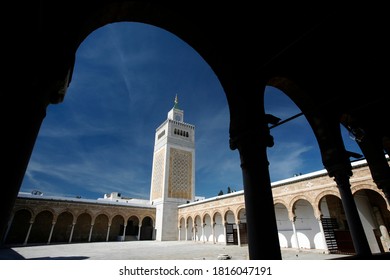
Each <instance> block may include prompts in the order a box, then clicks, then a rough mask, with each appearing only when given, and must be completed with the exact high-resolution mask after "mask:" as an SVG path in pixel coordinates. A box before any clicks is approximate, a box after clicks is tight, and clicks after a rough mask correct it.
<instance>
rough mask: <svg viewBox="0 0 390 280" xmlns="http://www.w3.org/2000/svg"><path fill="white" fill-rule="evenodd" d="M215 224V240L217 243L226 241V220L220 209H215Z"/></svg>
mask: <svg viewBox="0 0 390 280" xmlns="http://www.w3.org/2000/svg"><path fill="white" fill-rule="evenodd" d="M212 217H213V224H214V235H215V239H214V240H215V242H217V243H225V242H226V237H225V230H224V228H225V225H224V223H225V221H224V218H223V215H222V214H221V213H220V211H218V210H216V211H213V216H212Z"/></svg>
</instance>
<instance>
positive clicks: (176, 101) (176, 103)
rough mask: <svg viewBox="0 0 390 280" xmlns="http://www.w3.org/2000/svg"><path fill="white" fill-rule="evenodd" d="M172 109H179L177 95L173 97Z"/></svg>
mask: <svg viewBox="0 0 390 280" xmlns="http://www.w3.org/2000/svg"><path fill="white" fill-rule="evenodd" d="M173 108H175V109H179V100H178V98H177V93H176V96H175V105H174V106H173Z"/></svg>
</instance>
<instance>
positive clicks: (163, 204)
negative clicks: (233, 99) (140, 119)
mask: <svg viewBox="0 0 390 280" xmlns="http://www.w3.org/2000/svg"><path fill="white" fill-rule="evenodd" d="M154 143H155V144H154V153H153V165H152V179H151V191H150V201H151V202H152V203H153V205H155V207H156V224H155V228H156V240H158V241H168V240H177V231H178V224H177V216H178V215H177V211H178V208H177V206H178V205H180V204H184V203H187V202H189V201H191V202H192V201H194V198H195V126H194V125H191V124H188V123H185V122H184V111H183V110H181V109H180V108H179V102H178V98H177V95H176V97H175V103H174V106H173V108H172V109H171V110H170V111H169V112H168V117H167V119H166V120H165V121H164V122H163V123H162V124H161V125H160V126H159V127H158V128H157V129H156V135H155V142H154Z"/></svg>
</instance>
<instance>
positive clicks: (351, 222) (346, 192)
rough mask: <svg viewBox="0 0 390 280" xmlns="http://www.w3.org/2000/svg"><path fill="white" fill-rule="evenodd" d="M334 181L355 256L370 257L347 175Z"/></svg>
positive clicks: (368, 246)
mask: <svg viewBox="0 0 390 280" xmlns="http://www.w3.org/2000/svg"><path fill="white" fill-rule="evenodd" d="M335 181H336V183H337V186H338V188H339V192H340V196H341V201H342V204H343V208H344V212H345V216H346V218H347V222H348V227H349V228H350V232H351V236H352V242H353V246H354V247H355V251H356V254H357V255H362V256H367V255H371V249H370V245H369V244H368V240H367V237H366V234H365V232H364V228H363V224H362V221H361V220H360V216H359V212H358V210H357V207H356V204H355V200H354V198H353V195H352V192H351V186H350V184H349V176H348V175H339V176H337V177H335Z"/></svg>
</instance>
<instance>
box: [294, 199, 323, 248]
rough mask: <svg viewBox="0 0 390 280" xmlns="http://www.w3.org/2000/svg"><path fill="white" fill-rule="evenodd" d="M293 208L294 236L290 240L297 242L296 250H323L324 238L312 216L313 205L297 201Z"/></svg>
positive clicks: (306, 201) (301, 200)
mask: <svg viewBox="0 0 390 280" xmlns="http://www.w3.org/2000/svg"><path fill="white" fill-rule="evenodd" d="M293 206H294V208H295V210H294V214H295V221H294V225H295V231H296V236H294V237H293V238H292V241H295V240H297V242H298V244H297V245H298V248H304V249H324V248H325V244H324V242H323V240H324V237H323V236H322V232H321V229H320V226H319V222H318V220H317V219H316V217H315V216H314V208H313V204H312V203H310V201H308V200H304V199H298V200H296V201H295V203H294V204H293Z"/></svg>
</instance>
